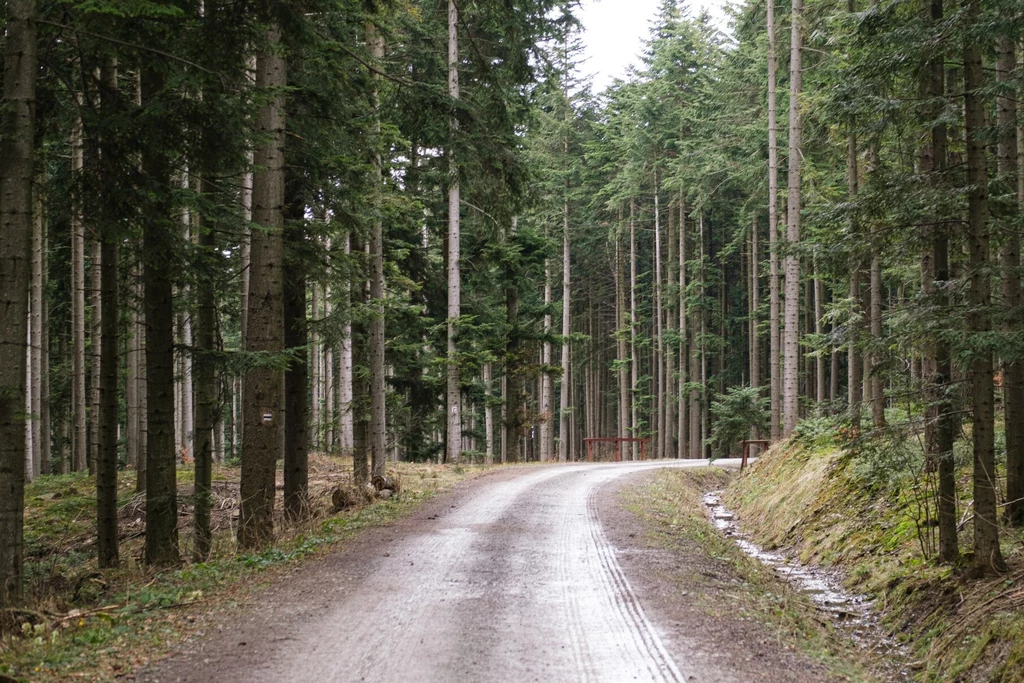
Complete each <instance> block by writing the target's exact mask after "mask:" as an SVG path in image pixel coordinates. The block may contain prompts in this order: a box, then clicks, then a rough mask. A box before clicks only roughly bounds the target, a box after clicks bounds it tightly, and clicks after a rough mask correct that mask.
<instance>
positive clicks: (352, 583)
mask: <svg viewBox="0 0 1024 683" xmlns="http://www.w3.org/2000/svg"><path fill="white" fill-rule="evenodd" d="M706 464H707V463H706V461H662V462H639V463H620V464H597V465H568V466H561V467H559V466H550V467H536V468H523V469H516V470H510V471H509V470H506V471H501V472H498V473H496V474H495V475H492V476H485V477H483V478H481V479H479V480H477V481H476V482H473V483H471V484H470V485H469V486H468V487H467V488H466V489H465V490H463V491H461V492H457V494H456V495H452V496H446V497H445V498H443V499H439V500H438V501H432V502H431V503H429V504H428V505H427V506H425V508H424V509H423V510H421V511H420V512H419V513H417V514H416V515H414V516H413V517H412V518H410V519H408V520H405V521H404V522H402V523H399V524H398V525H396V526H395V527H392V528H390V529H383V530H378V531H376V532H373V533H371V534H369V538H367V539H363V540H361V541H359V542H357V543H355V544H354V547H352V548H348V549H346V550H344V551H342V552H340V553H336V554H335V555H332V556H329V557H327V558H325V559H324V560H323V561H322V562H319V563H316V564H315V566H313V567H310V568H302V569H299V570H297V571H296V572H295V573H294V575H293V576H292V577H290V578H289V580H287V581H285V582H283V584H282V585H281V586H276V587H274V588H271V589H270V590H268V591H267V594H266V595H264V596H262V597H261V598H260V600H259V603H258V606H257V607H256V608H255V609H253V610H251V612H252V613H251V614H249V615H248V616H245V617H244V618H240V619H237V620H235V619H231V618H228V620H227V621H228V623H221V624H219V625H217V627H216V629H217V630H216V632H210V633H207V634H206V635H205V636H204V637H201V638H198V639H197V643H196V644H195V645H194V646H193V649H192V650H191V651H186V652H183V653H180V654H178V655H176V656H174V657H172V658H170V659H168V660H165V661H164V662H162V663H159V664H157V665H156V666H154V667H153V668H151V669H149V670H147V671H145V672H143V673H142V674H141V675H140V676H139V680H144V681H150V682H156V681H160V682H162V683H169V682H170V681H275V682H281V681H503V682H513V681H616V682H618V681H634V680H642V681H691V680H704V677H703V676H700V675H698V674H699V672H696V671H692V670H691V669H690V666H689V665H688V662H687V659H686V658H685V656H682V655H681V653H678V652H670V650H669V649H668V648H667V647H666V644H665V641H664V639H663V637H662V635H661V634H662V633H663V630H662V629H661V628H660V626H661V625H659V624H655V623H652V619H651V618H650V616H649V614H648V612H649V610H648V611H645V609H644V606H643V605H642V604H641V603H640V600H639V599H638V598H637V595H636V593H635V592H634V590H633V589H632V588H631V585H630V581H629V580H628V578H627V576H626V575H625V574H624V572H623V570H622V567H621V566H620V564H619V561H618V560H617V559H616V550H615V548H614V547H613V546H612V544H611V543H609V541H608V538H607V536H606V534H605V530H604V529H603V528H602V526H601V523H600V521H599V519H598V505H597V501H598V498H599V494H600V492H601V489H602V487H603V486H604V485H605V484H609V483H610V482H612V481H613V480H616V479H618V478H620V477H624V476H626V475H632V474H637V473H640V472H643V471H644V470H650V469H652V468H660V467H700V466H706Z"/></svg>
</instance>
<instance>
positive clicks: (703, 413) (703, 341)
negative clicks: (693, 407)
mask: <svg viewBox="0 0 1024 683" xmlns="http://www.w3.org/2000/svg"><path fill="white" fill-rule="evenodd" d="M697 222H698V224H699V228H698V230H699V233H700V297H701V301H702V302H703V300H704V299H705V298H706V297H707V293H708V285H707V283H708V279H707V272H706V268H707V254H706V253H705V251H704V250H705V244H706V243H705V233H704V212H703V211H701V213H700V215H699V216H698V218H697ZM699 315H700V336H699V339H700V386H701V389H700V438H699V440H698V441H697V446H698V449H697V453H698V454H699V456H698V457H701V458H706V457H708V453H707V451H708V449H709V448H710V447H711V443H710V441H709V440H708V422H709V420H708V398H709V394H710V391H709V390H708V344H707V339H708V316H707V311H706V310H705V308H704V307H703V306H701V309H700V313H699Z"/></svg>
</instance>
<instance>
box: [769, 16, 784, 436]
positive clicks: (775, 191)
mask: <svg viewBox="0 0 1024 683" xmlns="http://www.w3.org/2000/svg"><path fill="white" fill-rule="evenodd" d="M775 69H776V63H775V2H774V0H768V249H769V259H770V261H769V279H768V290H769V294H768V296H769V309H768V325H769V331H768V335H769V340H768V347H769V348H768V368H769V373H770V381H769V384H770V386H769V394H770V399H769V400H770V404H771V410H770V414H771V430H770V431H771V440H772V441H778V440H779V437H780V436H781V432H780V431H779V427H780V425H781V424H782V374H781V372H780V368H779V358H780V353H781V348H780V346H781V339H780V336H779V335H780V332H779V294H780V293H779V244H778V243H779V239H778V235H779V141H778V140H779V129H778V118H777V108H776V87H775V80H776V78H775Z"/></svg>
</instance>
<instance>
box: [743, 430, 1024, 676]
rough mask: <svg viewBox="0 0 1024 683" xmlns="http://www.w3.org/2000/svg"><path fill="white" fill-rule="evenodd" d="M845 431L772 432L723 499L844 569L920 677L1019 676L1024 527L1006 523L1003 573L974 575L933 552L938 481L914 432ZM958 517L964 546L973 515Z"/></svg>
mask: <svg viewBox="0 0 1024 683" xmlns="http://www.w3.org/2000/svg"><path fill="white" fill-rule="evenodd" d="M847 436H848V435H845V434H843V433H842V432H841V431H839V430H835V431H833V432H832V433H831V434H828V433H825V434H821V433H819V434H817V435H816V437H815V438H813V439H807V438H803V439H800V438H798V439H794V440H791V441H787V442H784V443H780V444H777V445H776V446H775V447H773V448H772V449H771V450H770V451H769V452H768V453H767V454H765V456H764V457H762V458H761V459H760V460H759V461H758V462H757V463H756V464H755V465H753V466H752V467H750V468H749V469H748V470H747V471H746V472H744V473H743V474H742V475H741V476H740V477H738V478H737V479H736V481H735V482H734V483H733V484H732V485H731V486H730V487H729V489H728V491H727V494H726V502H727V504H728V505H729V506H730V507H731V508H732V509H733V510H735V511H736V512H737V513H738V515H739V519H740V524H741V525H742V527H743V529H744V530H745V531H747V532H749V533H751V535H752V536H753V538H754V539H755V540H756V541H757V542H758V543H760V544H761V545H763V546H766V547H770V548H783V549H785V550H786V551H788V552H790V553H792V554H794V555H795V556H797V557H799V558H800V560H801V561H803V562H808V563H817V564H823V565H828V566H834V567H839V568H841V569H842V570H844V572H845V575H846V576H847V577H848V587H849V588H850V589H851V590H854V591H857V592H863V593H867V594H868V595H869V596H871V597H872V598H874V599H875V601H876V604H877V606H878V608H879V609H880V610H881V611H882V616H883V623H884V624H885V626H886V628H887V629H888V630H889V631H890V632H891V634H892V635H893V636H895V637H896V638H897V639H899V640H900V641H901V642H903V643H904V644H905V645H907V647H908V648H910V650H911V652H912V653H913V658H914V659H915V660H916V661H915V665H914V668H915V672H916V675H917V677H918V679H919V680H923V681H949V680H955V681H961V680H962V681H997V682H1003V683H1019V682H1020V681H1024V609H1022V608H1024V536H1022V534H1021V532H1020V530H1015V529H1003V534H1002V536H1003V551H1004V555H1005V556H1006V558H1007V561H1008V563H1009V565H1010V572H1009V573H1008V574H1007V575H1005V576H1002V577H997V578H989V579H986V580H981V581H969V580H967V579H966V578H965V576H964V573H963V571H962V569H961V568H954V567H949V566H943V565H940V564H938V563H937V562H936V561H934V559H933V556H934V552H933V548H934V547H935V543H936V542H937V539H936V533H937V530H936V529H935V526H934V521H933V519H932V518H933V516H934V512H933V509H934V506H933V504H932V500H933V499H932V495H933V494H932V493H931V491H933V490H934V489H933V488H929V487H930V483H929V481H928V475H927V474H925V473H923V468H922V462H923V461H922V459H921V458H919V457H914V456H915V454H914V452H913V446H914V444H915V442H914V441H913V440H910V441H907V440H906V439H904V441H903V442H902V443H896V442H895V441H893V440H890V441H889V442H885V441H881V440H878V441H876V442H875V443H868V444H867V445H866V446H865V445H864V442H863V441H862V442H860V443H859V444H858V445H857V446H856V447H851V446H849V445H848V443H847V440H846V439H847ZM908 443H909V444H910V445H908ZM901 450H902V451H905V454H904V455H901V456H899V457H891V458H890V456H892V454H893V453H898V452H899V451H901ZM908 454H909V455H908ZM878 458H890V459H889V460H885V461H883V462H881V463H879V462H874V460H875V459H878ZM967 460H968V459H967V458H961V459H960V465H961V468H960V469H959V470H958V476H957V481H958V483H959V485H960V491H959V494H960V506H961V514H963V510H965V509H969V508H968V506H969V504H970V494H971V492H970V488H969V485H970V471H969V463H968V462H967ZM961 527H962V530H961V538H960V539H959V540H960V544H961V549H962V550H968V549H969V548H970V544H971V529H970V523H969V522H968V523H966V524H961Z"/></svg>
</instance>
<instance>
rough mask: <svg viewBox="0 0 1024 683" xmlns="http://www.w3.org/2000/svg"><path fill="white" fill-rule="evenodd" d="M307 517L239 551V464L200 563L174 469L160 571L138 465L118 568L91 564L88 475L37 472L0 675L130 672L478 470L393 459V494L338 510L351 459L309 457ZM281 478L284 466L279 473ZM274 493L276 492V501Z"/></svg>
mask: <svg viewBox="0 0 1024 683" xmlns="http://www.w3.org/2000/svg"><path fill="white" fill-rule="evenodd" d="M310 465H311V467H310V494H311V495H310V501H311V502H310V509H309V516H308V518H307V519H306V520H305V521H303V522H301V523H295V524H287V523H285V522H284V521H283V518H282V516H281V514H280V512H281V511H280V510H279V511H278V512H279V514H278V516H277V520H276V523H275V524H276V526H275V532H276V534H277V538H276V539H275V542H274V543H273V544H272V545H271V546H269V547H267V548H266V549H263V550H261V551H259V552H242V551H240V550H239V549H238V548H237V547H236V545H235V541H234V532H235V524H236V522H237V518H236V510H237V500H238V497H237V491H238V476H239V471H238V469H237V468H229V467H218V468H216V470H215V474H214V497H215V503H214V515H213V524H212V526H213V528H214V545H213V552H212V553H211V555H210V559H209V560H207V561H206V562H201V563H195V562H189V561H188V558H189V557H190V556H191V551H192V529H191V524H192V516H191V512H192V508H191V495H192V492H191V488H192V486H191V483H192V481H193V479H192V470H191V468H188V469H182V470H180V471H179V473H178V474H179V476H178V481H179V529H180V533H181V556H182V558H183V560H185V561H184V562H183V563H182V564H181V565H179V566H176V567H173V568H168V569H161V570H156V569H153V568H150V567H146V566H145V565H143V564H142V562H141V553H142V543H143V533H144V529H145V527H144V518H145V513H144V498H140V497H139V496H137V495H136V494H135V493H134V472H126V473H123V474H122V477H121V478H120V486H119V496H118V499H119V506H120V515H119V516H120V537H121V563H120V566H119V567H117V568H116V569H106V570H99V569H98V568H97V566H96V558H95V550H94V545H95V540H96V522H95V516H96V503H95V484H94V483H93V482H92V481H91V480H90V478H89V477H88V475H84V474H72V475H60V476H50V477H41V478H40V479H38V480H37V481H35V482H33V483H32V484H30V485H29V486H28V489H27V491H26V515H25V525H26V526H25V542H26V566H25V573H26V600H25V602H24V604H23V605H22V606H21V607H19V608H17V609H14V610H9V611H8V612H7V613H6V614H4V615H0V618H2V620H3V622H5V623H4V626H3V628H0V680H6V679H4V677H5V676H6V677H9V678H13V679H14V680H31V681H67V680H76V679H78V680H89V681H104V680H113V679H116V678H121V677H124V676H126V675H130V674H131V672H132V671H134V670H135V669H137V668H139V667H140V666H142V665H144V664H145V663H146V662H147V661H150V660H151V659H152V658H154V657H157V656H160V655H162V654H164V653H166V652H168V651H170V650H171V649H173V648H175V646H177V645H178V644H179V643H181V642H182V640H183V639H185V638H188V637H190V635H191V634H192V632H193V631H195V630H196V628H197V623H198V622H201V621H202V618H203V615H206V614H209V613H212V612H213V611H215V610H218V609H223V608H230V607H233V606H235V605H237V604H238V603H240V602H242V601H243V600H245V599H246V598H247V597H248V596H250V595H252V594H253V592H254V591H255V590H257V589H259V588H260V587H263V586H266V585H268V584H270V583H272V582H273V581H274V580H275V579H277V578H279V577H280V576H281V575H282V574H284V573H286V572H288V571H291V570H292V569H293V568H294V567H295V566H296V563H297V562H299V561H301V560H303V559H306V558H310V557H312V556H315V555H317V554H319V553H322V552H323V551H325V550H327V549H329V548H333V547H336V546H337V545H338V544H339V543H341V542H343V541H345V540H346V539H348V538H350V537H351V536H352V535H353V534H355V533H356V532H358V531H359V530H361V529H366V528H370V527H375V526H381V525H384V524H387V523H390V522H393V521H394V520H396V519H398V518H399V517H401V516H403V515H405V514H408V513H409V512H411V511H412V510H413V509H414V508H415V507H416V506H417V505H419V504H420V503H422V502H423V501H424V500H426V499H428V498H430V497H432V496H434V495H436V494H437V493H440V492H443V491H445V490H448V489H450V488H451V487H452V486H454V485H455V484H456V483H458V482H459V481H462V480H464V479H466V478H468V477H471V476H475V475H476V474H478V473H480V472H482V471H483V470H484V469H485V468H483V467H476V466H457V467H449V466H443V465H425V464H412V463H395V464H394V465H393V468H389V475H393V476H397V477H398V478H400V480H401V482H402V492H401V494H400V495H398V496H395V497H392V498H389V499H387V500H378V501H376V502H374V503H372V504H369V505H363V506H360V507H357V508H354V509H351V510H347V511H344V512H340V513H333V512H332V511H331V504H330V493H331V490H332V489H333V488H334V487H335V486H337V485H338V484H339V483H344V482H345V481H346V479H347V478H350V476H349V474H348V473H349V472H350V471H351V459H348V458H333V457H327V456H319V455H317V456H313V457H312V461H311V463H310ZM279 476H280V473H279ZM280 499H281V497H280V496H278V504H279V505H280V502H281V501H280Z"/></svg>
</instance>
